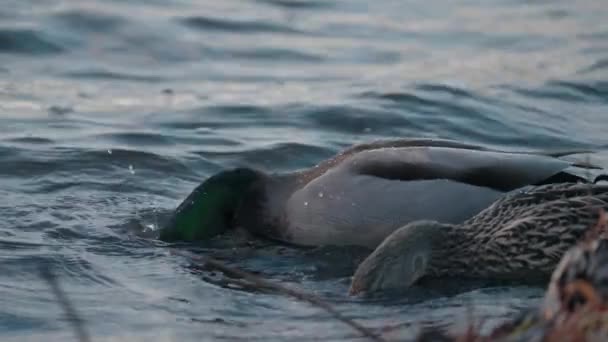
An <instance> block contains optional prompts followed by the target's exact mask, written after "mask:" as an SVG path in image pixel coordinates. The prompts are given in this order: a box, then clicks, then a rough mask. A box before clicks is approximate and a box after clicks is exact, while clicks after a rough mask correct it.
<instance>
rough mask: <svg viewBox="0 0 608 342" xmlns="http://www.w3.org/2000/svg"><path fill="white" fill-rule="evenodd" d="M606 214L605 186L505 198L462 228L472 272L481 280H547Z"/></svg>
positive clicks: (560, 187)
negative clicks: (530, 276) (523, 277)
mask: <svg viewBox="0 0 608 342" xmlns="http://www.w3.org/2000/svg"><path fill="white" fill-rule="evenodd" d="M600 210H608V186H606V185H586V184H554V185H545V186H540V187H535V188H532V189H530V190H527V191H521V192H516V193H512V194H509V195H507V196H505V197H504V198H502V199H500V200H499V201H497V202H496V203H494V204H493V205H492V206H490V207H488V208H487V209H485V210H483V211H482V212H481V213H479V214H478V215H476V216H475V217H473V218H471V219H470V220H468V221H467V222H465V224H463V225H462V227H463V228H462V229H468V230H470V229H475V231H468V232H463V234H464V235H467V236H469V237H470V238H469V239H467V240H468V241H472V242H471V245H470V246H463V247H464V248H474V249H475V250H476V251H475V252H474V253H470V252H471V251H469V255H475V256H476V258H477V260H475V261H473V263H474V264H477V265H480V266H481V267H477V268H475V269H472V270H471V271H472V272H479V273H481V274H482V275H486V276H496V275H500V276H505V277H509V276H510V275H511V276H519V275H522V274H533V273H537V274H539V275H544V276H548V275H550V274H551V272H552V271H553V269H554V268H555V265H556V264H557V263H558V262H559V260H560V258H561V257H562V256H563V254H564V253H565V252H566V251H567V250H568V249H569V248H571V247H572V246H574V245H575V244H576V243H577V242H578V241H580V239H581V238H582V237H583V236H584V234H585V233H586V232H587V231H589V229H591V228H592V227H594V225H595V224H596V223H597V220H598V218H599V213H600Z"/></svg>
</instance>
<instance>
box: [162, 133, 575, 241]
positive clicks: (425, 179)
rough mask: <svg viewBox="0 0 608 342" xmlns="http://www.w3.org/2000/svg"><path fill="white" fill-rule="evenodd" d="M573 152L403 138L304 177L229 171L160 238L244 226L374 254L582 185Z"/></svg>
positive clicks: (357, 151) (341, 157)
mask: <svg viewBox="0 0 608 342" xmlns="http://www.w3.org/2000/svg"><path fill="white" fill-rule="evenodd" d="M565 154H567V153H553V154H551V153H544V154H542V153H537V154H532V153H513V152H511V153H508V152H503V151H495V150H490V149H486V148H483V147H481V146H475V145H470V144H465V143H459V142H455V141H450V140H431V139H401V140H391V141H380V142H374V143H369V144H362V145H356V146H354V147H351V148H350V149H347V150H345V151H344V152H342V153H340V154H338V155H337V156H335V157H333V158H331V159H329V160H326V161H323V162H321V163H320V164H318V165H317V166H315V167H313V168H310V169H307V170H303V171H299V172H293V173H287V174H272V175H271V174H264V173H262V172H260V171H256V170H251V169H247V168H241V169H236V170H229V171H223V172H220V173H218V174H216V175H214V176H212V177H210V178H208V179H207V180H206V181H205V182H203V183H202V184H201V185H200V186H198V187H197V188H196V189H195V190H194V191H193V192H192V193H191V194H190V195H189V196H188V197H187V198H186V199H185V200H184V201H183V202H182V203H181V204H180V205H179V207H178V208H177V209H176V210H175V212H174V214H173V216H172V217H171V219H170V220H169V223H168V225H166V227H164V228H163V229H162V230H161V233H160V239H161V240H164V241H196V240H204V239H208V238H210V237H213V236H215V235H217V234H220V233H223V232H225V231H226V230H228V228H233V227H242V228H244V229H246V230H248V231H249V232H252V233H254V234H259V235H262V236H265V237H266V238H270V239H275V240H279V241H283V242H287V243H291V244H296V245H301V246H318V245H358V246H367V247H370V248H375V247H376V246H377V245H378V244H379V243H380V242H381V241H382V240H383V239H384V238H385V237H386V236H388V235H389V234H390V233H392V232H393V231H394V230H395V229H397V228H399V227H401V226H403V225H404V224H406V223H408V222H412V221H417V220H421V219H433V220H437V221H441V222H448V223H461V222H462V221H464V220H466V219H468V218H469V217H471V216H473V215H475V214H476V213H478V212H479V211H480V210H482V209H483V208H485V207H487V206H488V205H490V204H491V203H492V202H494V201H495V200H497V199H498V198H499V197H500V196H502V195H504V193H506V192H508V191H511V190H514V189H518V188H520V187H523V186H527V185H532V184H534V185H539V184H546V183H554V182H563V181H584V180H585V179H584V177H581V176H580V175H581V174H584V169H585V168H586V166H585V165H582V166H581V165H576V164H573V163H571V162H568V161H565V160H562V159H559V158H558V157H561V156H563V155H565ZM577 169H578V171H579V175H576V174H575V173H576V171H577ZM581 170H582V171H583V172H581Z"/></svg>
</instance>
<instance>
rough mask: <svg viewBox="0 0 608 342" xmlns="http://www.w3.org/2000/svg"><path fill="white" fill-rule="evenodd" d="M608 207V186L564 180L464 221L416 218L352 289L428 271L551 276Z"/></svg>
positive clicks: (399, 285)
mask: <svg viewBox="0 0 608 342" xmlns="http://www.w3.org/2000/svg"><path fill="white" fill-rule="evenodd" d="M602 210H608V185H599V184H574V183H560V184H550V185H544V186H539V187H534V188H531V189H528V190H526V191H522V192H514V193H511V194H509V195H506V196H504V197H503V198H501V199H500V200H498V201H496V202H495V203H494V204H492V205H491V206H489V207H488V208H487V209H485V210H483V211H482V212H480V213H479V214H478V215H476V216H474V217H472V218H471V219H469V220H467V221H466V222H464V223H463V224H460V225H453V224H445V223H439V222H436V221H418V222H412V223H410V224H408V225H405V226H404V227H402V228H400V229H398V230H396V231H395V232H394V233H392V234H391V235H389V236H388V237H387V238H386V239H385V240H384V241H383V242H382V244H380V246H378V248H376V250H375V251H374V252H373V253H372V254H370V255H369V256H368V257H367V258H366V259H365V260H364V261H363V262H362V263H361V264H360V265H359V267H358V269H357V271H356V272H355V275H354V277H353V280H352V283H351V288H350V293H351V294H359V293H370V292H375V291H379V290H395V289H405V288H407V287H409V286H411V285H412V284H414V283H415V282H416V281H418V280H419V279H420V278H422V277H446V276H448V277H449V276H457V277H463V278H480V279H481V278H483V279H506V280H526V278H534V279H548V278H549V277H550V275H551V273H552V272H553V270H554V269H555V267H556V265H557V263H558V262H559V261H560V259H561V258H562V256H563V255H564V253H565V252H566V251H567V250H568V249H570V248H571V247H573V246H575V245H576V243H577V242H578V241H579V240H580V239H581V238H582V237H583V236H584V234H585V233H586V232H588V231H589V229H593V227H594V226H595V225H596V224H597V222H598V218H599V217H600V213H601V211H602Z"/></svg>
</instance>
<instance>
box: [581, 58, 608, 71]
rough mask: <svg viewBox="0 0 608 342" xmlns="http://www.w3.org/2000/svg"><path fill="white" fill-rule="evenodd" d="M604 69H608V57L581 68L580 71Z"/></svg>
mask: <svg viewBox="0 0 608 342" xmlns="http://www.w3.org/2000/svg"><path fill="white" fill-rule="evenodd" d="M604 69H608V58H605V59H600V60H599V61H597V62H595V63H593V64H591V65H590V66H588V67H586V68H584V69H582V70H580V71H579V73H581V74H586V73H591V72H595V71H598V70H604Z"/></svg>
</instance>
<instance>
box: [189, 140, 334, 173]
mask: <svg viewBox="0 0 608 342" xmlns="http://www.w3.org/2000/svg"><path fill="white" fill-rule="evenodd" d="M193 153H195V154H198V155H200V156H202V157H205V158H209V159H212V160H216V161H217V160H222V161H226V162H228V161H234V160H238V161H239V162H240V163H244V164H246V165H249V166H256V167H264V168H269V169H273V170H281V169H285V168H287V169H290V168H294V167H307V166H311V163H310V160H321V159H323V158H327V157H329V156H330V155H331V154H333V151H331V150H330V149H328V148H325V147H321V146H315V145H311V144H299V143H279V144H273V145H271V146H268V147H265V148H255V149H246V150H242V149H241V150H233V151H227V152H223V151H222V152H220V151H212V150H199V151H194V152H193Z"/></svg>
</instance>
